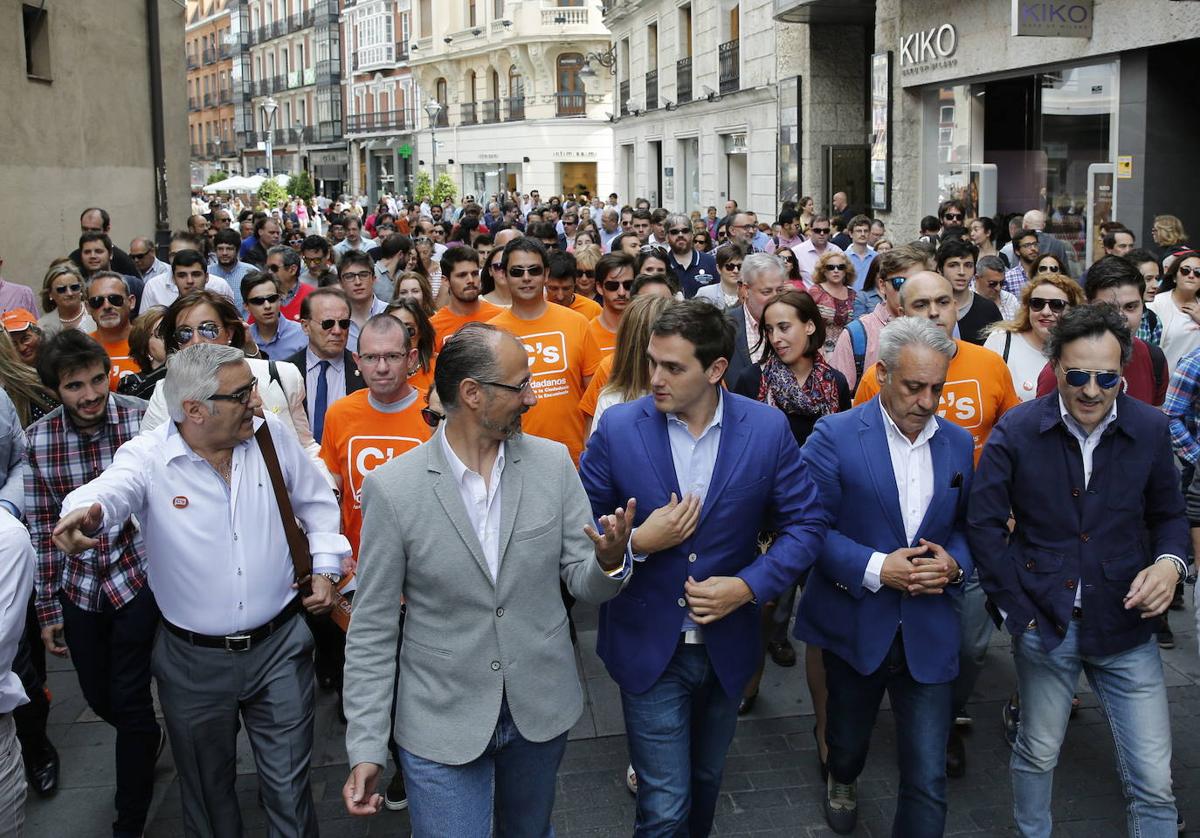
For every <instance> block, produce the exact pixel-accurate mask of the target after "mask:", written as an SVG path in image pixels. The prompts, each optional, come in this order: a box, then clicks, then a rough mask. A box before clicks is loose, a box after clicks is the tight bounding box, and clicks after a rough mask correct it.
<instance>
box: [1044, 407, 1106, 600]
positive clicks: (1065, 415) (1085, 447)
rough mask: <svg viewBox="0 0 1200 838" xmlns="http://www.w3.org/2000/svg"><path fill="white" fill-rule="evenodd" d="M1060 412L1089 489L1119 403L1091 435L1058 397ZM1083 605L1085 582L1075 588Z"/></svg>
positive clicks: (1077, 597) (1077, 596)
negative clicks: (1075, 443) (1076, 444)
mask: <svg viewBox="0 0 1200 838" xmlns="http://www.w3.org/2000/svg"><path fill="white" fill-rule="evenodd" d="M1058 412H1059V414H1060V415H1061V416H1062V420H1063V424H1064V425H1065V426H1066V428H1067V431H1069V432H1070V434H1071V436H1073V437H1075V439H1077V440H1078V441H1079V453H1080V455H1081V457H1082V458H1083V488H1085V489H1086V488H1087V485H1088V483H1090V482H1091V480H1092V458H1093V457H1094V456H1095V454H1096V447H1097V446H1099V445H1100V441H1101V440H1102V439H1103V438H1104V432H1105V431H1106V430H1108V426H1109V425H1111V424H1112V423H1113V422H1115V421H1117V402H1116V400H1115V399H1114V400H1113V403H1112V407H1111V408H1109V411H1108V414H1107V415H1105V417H1104V418H1103V419H1102V420H1100V424H1099V425H1097V426H1096V427H1095V428H1094V429H1093V430H1092V432H1091V433H1090V434H1089V433H1088V432H1087V431H1085V430H1084V429H1083V426H1082V425H1080V424H1079V422H1077V421H1076V420H1075V417H1074V416H1072V415H1071V414H1070V412H1069V411H1068V410H1067V406H1066V404H1065V403H1064V402H1063V400H1062V396H1061V395H1060V396H1059V397H1058ZM1082 604H1083V580H1082V579H1080V580H1079V583H1078V584H1077V585H1076V586H1075V607H1076V608H1079V607H1080V606H1081V605H1082Z"/></svg>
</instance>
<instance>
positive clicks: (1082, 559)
mask: <svg viewBox="0 0 1200 838" xmlns="http://www.w3.org/2000/svg"><path fill="white" fill-rule="evenodd" d="M494 198H495V199H494V200H491V201H488V202H486V203H477V202H476V201H475V200H474V197H473V196H468V198H467V199H466V200H464V201H463V202H462V204H461V205H456V204H455V203H454V202H453V201H447V202H445V203H443V204H441V205H439V204H437V203H433V204H430V203H429V202H428V201H424V202H422V201H404V200H397V198H396V197H395V196H391V195H385V196H383V197H382V198H381V199H380V200H379V202H378V204H377V205H376V206H375V207H373V208H372V207H370V206H368V205H366V204H365V202H362V203H360V202H359V201H354V200H350V201H347V200H342V201H337V202H333V201H329V200H326V199H321V200H320V201H319V202H313V203H306V202H299V201H298V202H292V201H289V202H288V203H286V204H285V205H283V206H281V207H278V208H273V209H272V208H267V207H258V208H254V207H249V206H246V207H243V206H241V205H240V202H238V203H237V204H234V205H227V204H224V203H223V202H221V201H220V200H213V201H212V202H211V203H209V204H207V206H205V205H204V204H203V202H200V203H198V204H197V205H196V206H194V207H193V209H194V210H196V212H195V214H193V215H192V216H191V217H190V218H189V219H188V222H187V227H186V229H182V230H180V231H178V232H176V233H174V234H173V235H172V236H171V238H170V244H169V247H167V248H166V252H165V253H160V252H159V250H158V249H157V248H156V245H155V241H154V239H153V238H152V237H143V236H139V237H136V238H134V239H133V240H132V241H131V242H130V245H129V250H128V251H123V250H121V249H120V248H118V247H117V246H116V245H115V244H114V242H113V241H112V238H111V219H110V217H109V214H108V213H107V212H106V211H105V210H103V209H101V208H98V207H90V208H87V209H86V210H84V211H83V213H82V214H81V216H80V235H79V238H78V249H77V250H75V251H74V252H72V253H71V254H68V255H64V256H63V257H61V258H57V259H55V260H54V261H53V262H51V264H50V265H49V267H48V269H47V270H46V273H45V275H44V278H43V282H42V287H41V290H40V292H38V293H35V292H34V290H33V289H31V288H30V287H28V286H26V285H23V284H19V283H14V282H12V281H6V280H0V312H2V315H3V325H4V329H3V330H2V331H0V381H2V383H3V393H2V394H0V463H2V464H4V465H5V466H6V467H7V471H6V473H5V477H4V480H3V486H2V489H0V509H3V512H0V756H4V755H7V756H4V760H6V761H4V762H3V764H0V832H3V831H4V829H5V828H7V827H6V826H4V825H11V826H12V829H13V831H14V832H15V834H20V829H21V822H22V817H23V815H22V811H23V805H24V800H25V796H26V793H27V792H26V789H27V788H28V789H32V791H33V792H34V793H36V794H39V795H50V794H53V793H54V791H55V790H56V788H57V784H58V771H59V763H58V754H57V751H56V749H55V747H54V744H53V742H52V741H51V740H50V738H49V736H48V734H47V714H48V710H49V706H50V695H49V693H48V691H47V690H46V688H45V679H46V658H45V655H46V654H47V653H49V654H51V655H56V656H62V657H68V656H69V658H70V660H71V662H72V664H73V666H74V669H75V671H76V674H77V676H78V680H79V684H80V687H81V690H82V692H83V695H84V698H85V699H86V700H87V703H88V705H89V706H90V707H91V709H92V710H93V711H94V712H95V713H96V714H97V715H98V716H99V717H100V718H101V719H103V720H104V721H105V722H106V723H108V724H109V725H111V726H112V727H113V728H115V730H116V746H115V755H114V757H115V773H114V775H115V778H116V788H117V791H116V796H115V799H114V809H115V820H114V822H113V834H114V835H115V836H127V835H141V834H142V832H143V830H144V828H145V823H146V818H147V813H148V810H149V806H150V802H151V798H152V794H153V787H154V767H155V764H156V762H157V760H158V759H159V757H160V755H161V753H162V751H163V749H164V747H165V745H166V744H167V743H168V742H169V743H170V746H171V751H172V755H173V757H174V763H175V766H176V769H177V771H178V775H179V779H180V787H181V793H182V798H183V818H184V828H185V831H186V832H187V833H188V834H189V835H198V836H235V835H240V834H242V828H243V825H242V816H241V811H240V807H239V800H238V795H237V793H236V791H237V790H236V788H235V779H236V777H235V772H234V771H233V770H232V768H233V765H234V763H235V758H236V740H237V737H238V733H239V730H241V729H243V728H244V729H245V731H246V733H247V734H248V736H249V740H250V744H251V747H252V749H253V751H254V758H255V763H256V768H257V775H258V787H259V796H260V805H261V806H262V808H263V809H264V811H265V813H266V819H267V825H268V826H267V828H268V832H269V834H271V835H278V836H300V835H316V834H317V813H316V808H315V806H314V804H313V798H312V791H311V788H310V781H309V767H310V759H311V753H312V744H313V735H314V706H315V695H316V692H317V690H319V689H320V690H333V691H336V694H337V696H338V702H339V715H340V717H341V720H342V722H343V723H344V724H345V725H346V747H347V752H348V755H349V762H350V768H351V771H350V776H349V777H348V779H347V781H346V784H345V788H344V789H343V798H344V802H345V805H346V807H347V809H348V810H349V811H350V812H351V813H353V814H356V815H364V816H366V815H370V814H372V813H374V812H377V811H378V810H379V809H380V808H381V807H384V806H386V807H388V808H390V809H402V808H409V809H410V812H411V821H412V824H413V831H414V834H416V835H420V836H442V835H453V836H486V835H489V834H492V831H493V829H495V830H496V831H498V833H499V834H502V835H530V836H541V835H547V834H551V833H552V830H551V829H550V820H551V814H552V811H553V806H554V797H555V789H556V772H557V769H558V765H559V762H560V761H561V759H562V757H563V754H564V752H565V748H566V737H567V732H568V731H569V730H570V728H571V727H572V726H573V724H574V723H575V722H576V721H577V719H578V718H579V716H580V714H581V712H582V709H583V692H582V688H581V685H580V681H579V676H578V673H577V672H576V664H575V653H574V649H573V646H574V644H576V643H577V642H578V639H577V637H576V632H575V626H574V622H573V620H572V619H571V611H572V608H573V606H574V604H575V602H576V600H577V599H578V600H583V601H585V602H588V603H592V604H595V605H598V606H599V607H600V624H599V631H598V636H597V651H598V653H599V656H600V658H601V659H602V660H603V662H604V664H605V666H606V667H607V669H608V673H609V675H610V676H611V677H612V678H613V680H614V681H615V682H616V683H617V685H618V686H619V688H620V696H621V705H622V711H623V715H624V721H625V729H626V733H627V741H628V747H629V767H628V769H627V771H626V776H625V778H624V779H625V782H626V784H627V785H628V786H629V788H630V791H631V792H632V793H633V794H635V795H636V800H637V805H636V819H635V822H634V824H632V829H633V831H634V834H636V835H639V836H659V835H663V836H666V835H682V834H687V835H692V836H704V835H707V834H708V833H709V831H710V829H711V828H712V823H713V818H714V815H715V812H716V807H717V798H718V794H719V791H720V788H721V778H722V771H723V767H724V764H725V759H726V755H727V752H728V750H729V747H730V743H731V741H732V739H733V735H734V732H735V729H736V723H737V719H738V717H739V716H742V715H745V714H747V713H750V712H752V711H753V708H754V706H755V702H756V700H757V698H758V696H759V690H760V685H761V683H762V676H763V672H764V667H765V663H766V659H767V658H768V657H769V658H770V659H771V660H772V661H773V662H774V663H775V664H777V665H779V666H784V667H789V666H795V665H796V663H797V657H798V656H797V652H796V647H795V645H794V644H793V639H794V640H798V641H801V642H802V643H803V644H804V662H803V663H804V667H805V674H806V681H807V687H808V690H809V693H810V697H811V700H812V702H813V706H814V709H815V719H814V728H813V736H814V740H815V745H816V753H817V757H818V762H819V765H818V766H817V768H818V769H819V771H820V775H821V778H822V782H823V783H824V795H823V800H822V801H821V802H822V805H823V808H824V813H825V817H826V819H827V821H828V824H829V826H830V828H831V829H833V830H834V831H835V832H837V833H839V834H850V833H851V832H853V831H854V829H855V827H856V823H857V818H858V803H857V779H858V777H859V775H860V773H861V772H862V770H863V767H864V764H865V760H866V755H867V751H868V748H869V745H870V740H871V733H872V729H873V728H874V725H875V720H876V716H877V713H878V710H879V707H880V703H881V701H882V698H883V696H884V694H885V693H886V694H887V695H888V696H889V698H890V701H891V707H892V712H893V714H894V715H895V716H896V719H897V724H896V729H897V737H898V740H899V748H898V766H897V767H898V774H899V779H898V783H897V786H896V787H897V790H898V791H897V795H896V806H895V819H894V827H893V834H896V835H901V836H906V838H908V836H912V837H913V838H922V837H923V836H938V835H941V834H942V833H943V831H944V829H945V826H946V815H947V809H948V806H949V801H948V793H947V777H961V776H963V775H964V774H965V773H966V772H967V764H966V752H965V748H964V746H963V740H962V733H963V730H964V729H965V728H967V727H969V726H970V725H972V724H973V718H972V714H971V707H970V702H971V698H972V693H973V691H974V687H975V684H976V681H977V679H978V677H979V674H980V671H981V669H982V667H983V666H984V665H985V661H986V650H987V648H988V645H989V642H990V640H991V636H992V634H993V632H994V631H995V630H996V629H1000V630H1002V631H1005V632H1007V633H1009V634H1010V635H1011V638H1012V653H1013V656H1014V660H1015V663H1016V683H1014V684H1013V685H1012V690H1011V694H1010V695H1009V696H1008V700H1007V701H1006V702H1005V704H1004V718H1003V725H1004V727H1003V732H1004V735H1005V738H1006V739H1007V741H1008V743H1009V744H1010V746H1011V747H1012V760H1011V783H1012V790H1013V819H1014V823H1015V826H1016V828H1017V830H1018V832H1019V833H1020V834H1021V835H1023V836H1049V835H1050V834H1051V830H1052V827H1053V823H1052V812H1053V808H1052V806H1051V789H1052V784H1053V775H1054V767H1055V765H1056V763H1057V761H1058V758H1059V752H1060V749H1061V747H1062V743H1063V740H1064V736H1065V732H1066V729H1067V726H1068V724H1069V719H1070V717H1071V716H1072V714H1073V713H1074V712H1075V709H1076V708H1077V706H1078V698H1077V696H1076V691H1077V688H1078V682H1079V678H1080V676H1081V674H1086V675H1087V677H1088V679H1089V681H1090V682H1091V684H1092V686H1093V688H1094V690H1095V692H1096V694H1097V697H1098V699H1099V701H1100V703H1101V706H1102V708H1103V710H1104V712H1105V714H1106V716H1107V717H1108V719H1109V722H1110V725H1111V728H1112V732H1113V738H1114V743H1115V747H1116V751H1117V754H1118V762H1117V766H1118V771H1119V773H1120V775H1121V781H1122V787H1123V789H1124V792H1125V795H1126V798H1127V813H1128V829H1129V834H1130V835H1139V836H1163V835H1174V834H1175V833H1176V831H1177V830H1180V829H1182V826H1183V822H1182V818H1181V817H1179V816H1178V813H1177V810H1176V805H1175V798H1174V794H1173V791H1172V783H1171V729H1170V719H1169V713H1168V708H1167V699H1166V691H1165V685H1164V681H1163V671H1162V664H1161V660H1160V657H1159V648H1160V647H1161V648H1171V647H1172V646H1173V645H1174V635H1173V632H1172V631H1171V627H1170V625H1169V622H1168V616H1167V615H1168V612H1169V611H1170V610H1172V609H1174V610H1180V609H1182V608H1183V607H1184V596H1183V592H1184V583H1185V581H1186V580H1187V579H1188V577H1189V574H1190V571H1191V567H1192V537H1191V534H1190V532H1189V530H1190V528H1191V527H1193V526H1194V527H1196V528H1197V529H1196V530H1192V531H1191V532H1200V479H1198V478H1197V476H1196V464H1197V462H1198V461H1200V299H1198V294H1200V252H1198V251H1196V250H1192V249H1191V248H1190V247H1189V245H1188V243H1187V237H1186V233H1185V231H1184V230H1183V226H1182V223H1181V222H1180V221H1179V220H1178V219H1177V218H1175V217H1173V216H1166V215H1164V216H1159V217H1158V218H1156V219H1155V222H1154V228H1153V229H1154V235H1153V237H1154V240H1155V241H1154V244H1155V247H1154V248H1153V249H1149V248H1140V247H1138V246H1137V241H1136V235H1135V233H1134V232H1133V231H1131V230H1129V229H1127V228H1126V227H1124V226H1122V225H1120V224H1118V223H1116V222H1108V223H1106V224H1104V225H1101V228H1102V229H1101V239H1099V240H1098V241H1097V242H1096V247H1097V252H1101V251H1102V254H1103V255H1100V256H1099V257H1098V258H1097V259H1096V260H1095V261H1094V262H1093V263H1092V264H1090V265H1087V266H1086V270H1082V269H1081V265H1080V262H1081V259H1080V256H1079V254H1078V253H1077V252H1076V250H1075V249H1074V247H1072V246H1069V245H1068V244H1066V243H1064V242H1062V241H1059V240H1058V239H1056V238H1055V237H1054V236H1053V234H1052V233H1049V232H1047V231H1046V229H1045V228H1046V217H1045V215H1044V214H1043V213H1042V212H1041V211H1040V210H1037V209H1033V210H1030V211H1029V212H1026V213H1025V214H1024V215H1023V216H1017V217H1014V218H1011V219H1008V218H1006V219H989V218H971V217H969V215H968V212H967V210H966V207H965V206H964V204H963V203H961V202H959V201H956V200H949V201H946V202H945V203H943V204H942V205H941V206H940V207H939V208H938V211H937V215H936V216H930V217H928V218H926V219H923V220H922V222H921V229H920V231H919V232H918V234H917V235H913V236H903V235H902V236H899V238H900V239H902V241H896V242H893V240H892V235H893V233H889V231H888V230H887V228H886V225H885V224H884V222H883V221H881V220H879V219H873V218H871V217H869V216H867V215H863V214H859V213H856V212H853V211H852V210H851V208H850V207H849V201H848V199H847V196H846V195H844V194H843V193H838V194H837V195H835V196H834V201H833V211H832V212H830V213H828V214H823V213H821V212H819V211H817V210H816V208H815V206H814V202H813V201H812V199H809V198H805V199H803V200H802V201H800V202H796V203H787V204H785V205H784V206H783V207H781V208H780V211H779V212H778V214H777V215H776V221H775V223H773V224H768V223H766V222H761V223H760V222H759V220H758V217H757V215H756V214H755V213H754V212H751V211H749V210H747V209H745V208H742V207H739V206H738V205H737V203H736V202H734V201H729V202H727V204H726V205H725V207H724V214H723V215H718V211H717V209H716V207H708V209H707V213H705V214H702V213H700V212H698V211H697V212H692V213H690V214H685V213H678V212H671V211H668V210H665V209H661V208H652V207H651V206H650V204H649V202H647V201H645V200H637V201H634V202H633V203H632V204H628V205H623V204H622V203H621V202H620V200H619V198H618V196H617V195H615V194H613V195H610V196H608V198H607V199H606V200H605V199H601V198H589V197H587V196H555V197H551V198H549V199H548V200H546V201H543V200H542V199H541V197H540V195H539V193H538V192H537V191H536V190H534V191H531V192H529V193H527V194H512V193H507V194H504V195H498V196H494ZM160 257H162V258H160ZM39 312H41V314H39ZM152 679H153V681H154V682H155V683H156V684H157V692H158V697H159V700H160V703H161V708H162V714H163V722H164V723H163V724H162V725H161V726H160V724H159V723H158V721H157V720H156V716H155V710H154V704H153V701H152V697H151V681H152ZM17 743H19V746H18V744H17ZM389 757H390V762H391V764H392V765H393V768H392V769H391V772H390V777H389V778H388V780H387V782H386V783H385V782H384V779H383V778H384V776H385V774H386V773H387V772H388V765H389Z"/></svg>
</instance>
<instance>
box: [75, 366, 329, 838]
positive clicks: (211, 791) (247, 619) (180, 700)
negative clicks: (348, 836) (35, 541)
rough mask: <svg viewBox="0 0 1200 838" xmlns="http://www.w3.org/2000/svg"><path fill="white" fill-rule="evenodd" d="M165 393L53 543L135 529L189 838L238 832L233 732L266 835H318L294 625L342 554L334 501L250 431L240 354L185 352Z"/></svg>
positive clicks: (303, 678) (88, 541)
mask: <svg viewBox="0 0 1200 838" xmlns="http://www.w3.org/2000/svg"><path fill="white" fill-rule="evenodd" d="M162 388H163V389H164V391H165V401H166V403H167V409H168V411H169V412H170V415H171V420H172V421H170V422H167V423H164V424H162V425H160V426H158V427H157V428H155V429H154V430H152V431H150V432H148V433H145V434H142V435H140V436H138V437H136V438H134V439H132V440H130V441H129V442H128V443H127V444H125V445H124V446H122V447H121V448H120V449H119V450H118V451H117V453H116V455H115V456H114V457H113V461H112V464H111V466H109V468H107V469H106V470H105V471H104V472H103V473H101V474H100V476H99V477H96V478H95V479H93V480H92V481H91V482H90V483H87V484H85V485H83V486H81V487H80V488H78V489H76V490H75V491H73V492H71V493H70V494H69V495H67V496H66V498H65V500H64V501H63V505H62V518H61V519H60V520H59V522H58V525H57V526H56V527H55V528H54V543H55V544H56V545H57V546H58V547H59V548H60V549H61V550H63V552H65V553H67V554H75V553H79V552H82V551H83V550H87V549H90V548H91V547H93V546H95V545H96V543H97V540H98V539H99V538H102V537H104V535H103V534H105V533H107V532H109V530H110V529H111V528H112V527H114V526H120V525H122V524H123V523H124V522H125V521H126V520H128V519H129V518H130V516H136V518H137V520H138V522H139V524H140V527H141V535H142V538H143V539H144V541H145V545H146V563H147V576H148V578H149V583H150V590H151V591H152V592H153V594H154V599H156V600H157V603H158V607H159V608H160V610H161V612H162V629H163V630H162V631H159V632H158V634H157V637H156V639H155V641H154V653H153V659H152V671H153V674H154V676H155V679H156V680H157V682H158V695H159V699H160V701H161V703H162V709H163V715H164V718H165V720H166V725H167V733H168V735H169V736H170V739H171V750H172V752H173V753H174V755H175V763H176V766H177V767H178V770H179V778H180V785H181V787H182V792H183V824H184V831H185V832H187V833H188V834H189V835H205V836H217V835H240V834H241V833H242V820H241V811H240V808H239V805H238V797H237V793H236V789H235V787H234V781H235V779H236V776H235V772H233V771H230V770H229V767H230V766H232V765H233V764H234V762H235V761H236V757H237V734H238V730H239V728H240V727H242V726H244V727H245V728H246V731H247V733H248V734H249V736H250V743H251V747H252V749H253V750H254V756H255V762H256V764H257V768H258V783H259V788H260V789H261V795H262V804H263V807H264V808H265V809H266V813H267V822H268V830H269V831H270V832H271V833H272V834H280V835H294V836H301V835H302V836H316V835H317V815H316V809H315V807H314V805H313V799H312V792H311V789H310V787H309V776H308V773H309V762H310V758H311V755H312V743H313V709H314V705H315V702H314V697H313V691H314V685H315V678H314V677H313V662H312V647H313V640H312V635H311V634H310V633H309V631H308V628H307V627H306V626H305V624H304V621H303V620H299V619H297V617H298V616H299V615H300V614H301V613H302V612H303V611H308V612H310V613H314V614H319V613H326V612H328V611H329V610H330V608H331V607H332V604H333V586H334V585H335V584H336V583H337V582H338V581H339V574H340V573H341V570H342V560H343V559H345V558H346V557H347V556H349V555H350V544H349V542H347V540H346V538H345V536H343V535H341V534H340V532H339V525H340V514H339V510H338V504H337V500H336V499H335V498H334V495H333V491H332V490H331V489H330V488H329V486H328V485H327V484H326V482H325V480H324V479H323V478H322V476H321V474H320V473H319V472H318V471H317V469H316V467H315V466H314V465H313V464H312V461H311V460H310V459H309V458H308V457H307V456H306V455H305V453H304V451H303V449H302V448H301V447H300V444H299V443H298V442H297V441H296V438H295V437H294V436H293V435H292V434H290V433H287V432H286V431H285V430H284V427H283V425H282V424H281V423H280V422H279V420H278V419H276V418H275V417H274V416H272V415H271V414H270V413H267V414H266V415H265V418H258V417H256V416H255V412H256V411H258V410H259V408H260V407H261V405H262V402H261V400H260V399H259V396H258V389H257V388H258V382H257V380H256V379H255V377H254V375H253V374H252V373H251V371H250V367H249V365H248V364H247V363H246V359H245V356H244V355H243V353H242V351H241V350H240V349H237V348H235V347H231V346H224V345H221V344H196V345H193V346H189V347H187V348H185V349H181V350H179V351H178V352H176V353H174V354H173V355H171V356H169V358H168V360H167V376H166V379H165V380H164V382H163V385H162ZM289 498H290V502H289ZM293 517H294V518H297V519H299V521H300V524H301V526H302V529H303V531H304V532H305V533H306V534H307V535H306V536H305V535H300V536H298V538H300V539H304V540H305V541H306V542H307V544H306V545H305V546H306V547H307V550H305V551H303V552H305V553H310V554H311V567H304V559H306V558H308V556H307V555H305V556H299V555H297V552H294V551H292V550H290V549H289V538H288V535H287V533H286V531H285V525H284V520H285V518H286V519H288V520H289V522H290V519H292V518H293ZM290 526H292V527H294V526H295V525H294V524H290ZM239 716H240V719H239Z"/></svg>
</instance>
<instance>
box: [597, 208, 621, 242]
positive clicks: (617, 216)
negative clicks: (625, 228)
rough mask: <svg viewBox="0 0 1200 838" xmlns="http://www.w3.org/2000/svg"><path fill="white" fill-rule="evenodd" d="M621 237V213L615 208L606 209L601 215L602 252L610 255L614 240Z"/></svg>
mask: <svg viewBox="0 0 1200 838" xmlns="http://www.w3.org/2000/svg"><path fill="white" fill-rule="evenodd" d="M619 235H621V213H620V211H619V210H617V209H616V208H615V207H605V208H604V211H603V212H601V213H600V242H599V244H600V250H601V252H603V253H608V251H609V250H610V249H611V248H612V240H613V239H615V238H616V237H617V236H619Z"/></svg>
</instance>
